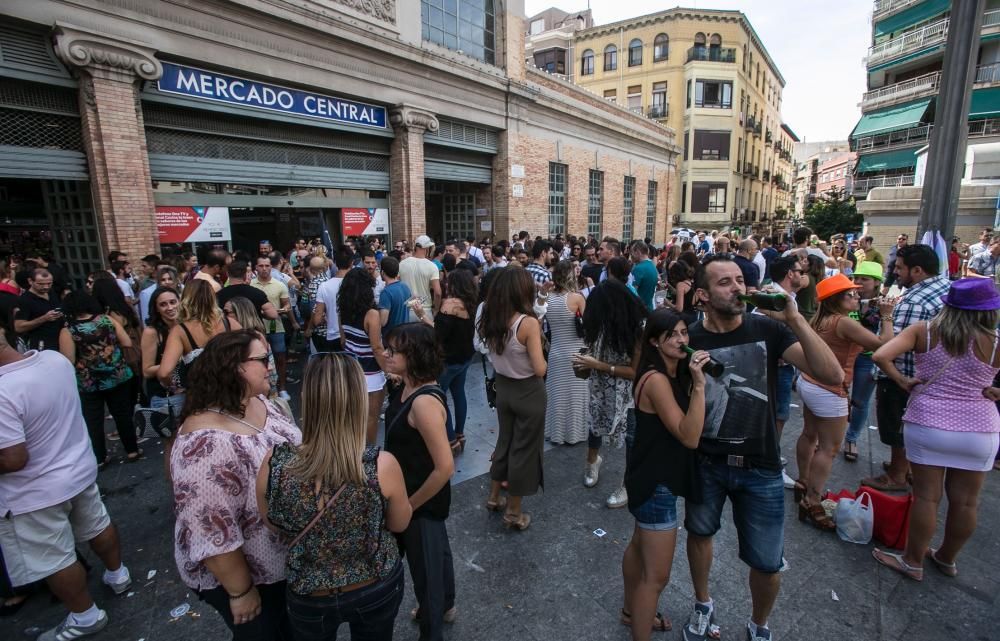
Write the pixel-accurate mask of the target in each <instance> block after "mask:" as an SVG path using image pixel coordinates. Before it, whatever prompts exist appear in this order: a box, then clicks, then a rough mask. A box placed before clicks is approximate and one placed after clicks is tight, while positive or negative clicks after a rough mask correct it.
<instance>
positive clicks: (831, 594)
mask: <svg viewBox="0 0 1000 641" xmlns="http://www.w3.org/2000/svg"><path fill="white" fill-rule="evenodd" d="M830 598H831V599H833V600H834V601H840V597H839V596H837V593H836V592H834V591H833V590H830Z"/></svg>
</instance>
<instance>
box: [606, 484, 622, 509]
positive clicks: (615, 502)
mask: <svg viewBox="0 0 1000 641" xmlns="http://www.w3.org/2000/svg"><path fill="white" fill-rule="evenodd" d="M604 503H605V505H607V506H608V507H610V508H611V509H614V508H618V507H625V506H626V505H628V492H626V491H625V486H624V485H623V486H622V487H620V488H618V489H617V490H615V491H614V493H613V494H612V495H611V496H609V497H608V500H607V501H605V502H604Z"/></svg>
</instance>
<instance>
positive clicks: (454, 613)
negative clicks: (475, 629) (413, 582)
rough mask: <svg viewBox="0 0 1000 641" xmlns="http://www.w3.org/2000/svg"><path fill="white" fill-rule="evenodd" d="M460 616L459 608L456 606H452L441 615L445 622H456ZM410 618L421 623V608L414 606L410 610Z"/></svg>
mask: <svg viewBox="0 0 1000 641" xmlns="http://www.w3.org/2000/svg"><path fill="white" fill-rule="evenodd" d="M457 617H458V609H457V608H455V606H451V607H450V608H448V609H447V610H445V611H444V615H443V616H442V617H441V618H442V619H443V620H444V622H445V623H454V622H455V619H456V618H457ZM410 619H411V620H413V621H416V622H417V623H420V608H413V609H412V610H410Z"/></svg>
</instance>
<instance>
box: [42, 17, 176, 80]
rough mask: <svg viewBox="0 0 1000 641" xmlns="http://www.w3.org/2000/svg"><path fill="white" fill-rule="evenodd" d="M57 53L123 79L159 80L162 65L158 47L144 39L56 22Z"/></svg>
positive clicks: (91, 70) (90, 70) (67, 60)
mask: <svg viewBox="0 0 1000 641" xmlns="http://www.w3.org/2000/svg"><path fill="white" fill-rule="evenodd" d="M55 50H56V55H58V56H59V59H60V60H62V61H63V62H64V63H66V64H67V65H68V66H69V67H71V68H74V67H75V68H77V69H81V70H86V71H87V72H88V73H91V74H93V73H94V72H95V71H96V72H99V73H105V74H108V75H111V76H115V77H117V78H118V79H120V80H130V79H131V80H134V79H135V77H136V76H138V77H139V78H142V79H143V80H156V79H157V78H159V77H160V76H161V75H163V65H161V64H160V61H159V60H157V59H156V51H155V50H154V49H151V48H150V47H147V46H145V45H143V44H141V43H138V42H134V41H130V40H125V39H123V38H117V37H111V36H106V35H102V34H100V33H98V32H96V31H90V30H88V29H83V28H81V27H74V26H72V25H68V24H64V23H60V22H57V23H56V45H55Z"/></svg>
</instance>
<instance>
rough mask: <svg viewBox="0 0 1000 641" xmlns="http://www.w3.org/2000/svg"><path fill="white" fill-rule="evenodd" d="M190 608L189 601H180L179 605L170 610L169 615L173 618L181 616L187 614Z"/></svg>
mask: <svg viewBox="0 0 1000 641" xmlns="http://www.w3.org/2000/svg"><path fill="white" fill-rule="evenodd" d="M190 609H191V604H190V603H181V604H180V605H179V606H177V607H176V608H174V609H173V610H171V611H170V616H171V617H173V618H175V619H176V618H178V617H182V616H184V615H185V614H187V613H188V611H189V610H190Z"/></svg>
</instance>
